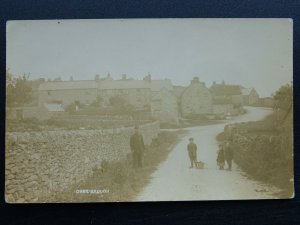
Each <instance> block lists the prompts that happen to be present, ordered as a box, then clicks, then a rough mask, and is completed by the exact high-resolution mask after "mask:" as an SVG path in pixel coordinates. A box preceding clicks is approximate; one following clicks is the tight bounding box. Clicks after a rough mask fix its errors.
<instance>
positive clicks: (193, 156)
mask: <svg viewBox="0 0 300 225" xmlns="http://www.w3.org/2000/svg"><path fill="white" fill-rule="evenodd" d="M189 141H190V143H189V144H188V146H187V150H188V153H189V157H190V160H191V167H190V168H193V167H194V164H195V166H196V162H197V145H196V144H195V143H194V138H190V139H189Z"/></svg>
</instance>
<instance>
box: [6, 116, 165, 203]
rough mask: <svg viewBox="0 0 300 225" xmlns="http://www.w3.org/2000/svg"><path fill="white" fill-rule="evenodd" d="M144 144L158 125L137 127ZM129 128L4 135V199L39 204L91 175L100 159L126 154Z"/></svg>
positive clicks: (114, 157)
mask: <svg viewBox="0 0 300 225" xmlns="http://www.w3.org/2000/svg"><path fill="white" fill-rule="evenodd" d="M140 131H141V133H142V135H143V137H144V141H145V144H146V145H149V144H150V143H151V141H152V139H154V138H155V137H157V135H158V133H159V123H158V122H153V123H149V124H145V125H142V126H140ZM132 133H133V127H127V128H116V129H103V130H58V131H42V132H7V133H6V160H5V161H6V162H5V164H6V165H5V196H6V201H8V202H20V203H23V202H40V201H41V199H45V197H46V196H49V195H51V194H53V193H54V192H55V191H56V190H59V191H61V190H63V189H65V188H68V187H69V186H70V185H72V184H74V183H76V182H79V181H82V180H84V179H85V178H86V177H87V176H89V175H92V169H93V168H94V167H101V162H102V161H103V160H107V161H111V160H117V159H120V158H122V157H125V156H126V154H127V153H129V152H130V146H129V138H130V135H131V134H132Z"/></svg>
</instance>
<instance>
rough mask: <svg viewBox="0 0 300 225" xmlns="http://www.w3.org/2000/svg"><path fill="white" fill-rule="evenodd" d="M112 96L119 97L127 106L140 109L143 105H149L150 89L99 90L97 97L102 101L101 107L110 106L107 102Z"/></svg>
mask: <svg viewBox="0 0 300 225" xmlns="http://www.w3.org/2000/svg"><path fill="white" fill-rule="evenodd" d="M113 96H121V97H122V98H124V99H125V101H126V102H127V103H128V104H131V105H133V106H134V107H136V108H138V109H141V108H143V107H144V106H145V105H150V100H151V91H150V88H149V89H148V88H130V89H105V90H99V97H100V98H101V99H102V101H103V106H108V105H109V104H110V102H109V100H110V98H111V97H113Z"/></svg>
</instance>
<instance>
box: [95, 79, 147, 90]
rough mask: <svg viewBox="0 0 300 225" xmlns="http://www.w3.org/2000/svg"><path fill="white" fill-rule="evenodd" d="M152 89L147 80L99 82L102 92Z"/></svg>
mask: <svg viewBox="0 0 300 225" xmlns="http://www.w3.org/2000/svg"><path fill="white" fill-rule="evenodd" d="M139 88H143V89H144V88H148V89H150V88H151V87H150V85H149V82H147V81H145V80H104V81H100V82H99V89H100V90H108V89H111V90H114V89H139Z"/></svg>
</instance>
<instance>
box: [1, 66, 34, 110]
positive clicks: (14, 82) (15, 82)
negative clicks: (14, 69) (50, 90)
mask: <svg viewBox="0 0 300 225" xmlns="http://www.w3.org/2000/svg"><path fill="white" fill-rule="evenodd" d="M28 78H29V76H26V75H25V74H24V75H23V76H19V77H16V78H13V76H12V74H11V73H10V72H9V70H6V104H7V106H23V105H24V104H26V103H29V102H30V101H31V100H32V88H31V86H30V83H29V81H28Z"/></svg>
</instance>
